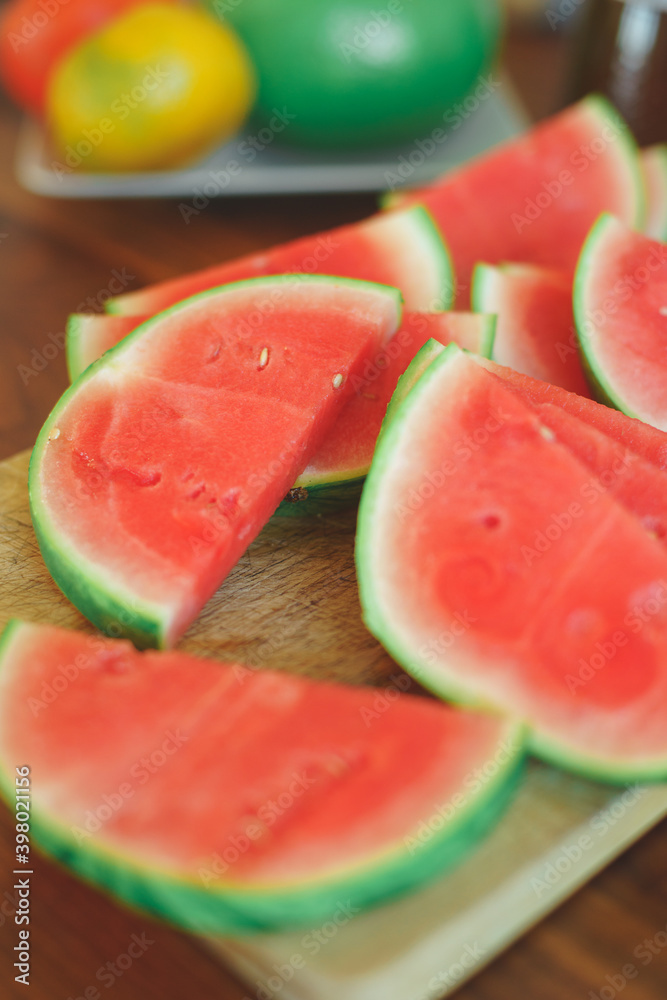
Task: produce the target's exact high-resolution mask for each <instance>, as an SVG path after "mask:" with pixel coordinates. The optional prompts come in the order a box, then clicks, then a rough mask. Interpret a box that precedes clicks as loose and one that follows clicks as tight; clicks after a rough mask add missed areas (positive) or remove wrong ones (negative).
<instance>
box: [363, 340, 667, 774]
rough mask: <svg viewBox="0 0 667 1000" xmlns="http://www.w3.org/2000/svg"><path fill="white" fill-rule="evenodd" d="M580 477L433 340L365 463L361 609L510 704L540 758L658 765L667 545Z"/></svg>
mask: <svg viewBox="0 0 667 1000" xmlns="http://www.w3.org/2000/svg"><path fill="white" fill-rule="evenodd" d="M630 475H631V473H630ZM656 475H660V476H661V477H662V478H664V476H663V474H659V473H657V472H656ZM590 485H591V470H590V468H588V467H587V466H586V465H584V464H583V463H582V462H581V461H580V460H579V459H578V458H577V457H576V456H575V454H573V453H572V451H571V450H570V448H569V447H567V445H566V444H565V443H563V442H561V441H560V440H558V436H557V434H556V433H554V432H553V431H552V430H551V429H550V428H549V427H548V426H547V425H546V424H545V423H544V422H543V421H542V420H541V419H540V414H539V413H536V412H535V409H534V408H533V407H532V406H529V405H528V404H527V403H526V402H524V401H522V400H521V399H520V398H519V397H518V395H517V394H516V393H514V392H511V391H509V390H508V389H507V388H505V386H504V385H503V383H502V381H501V380H500V379H499V378H497V377H494V376H493V375H492V374H491V373H490V372H488V371H485V370H484V367H483V365H482V363H480V362H479V361H478V360H476V359H475V358H474V357H472V356H470V355H466V354H464V353H463V352H461V351H459V350H458V349H457V348H456V347H454V346H453V345H452V346H450V347H447V348H445V349H444V350H443V351H442V353H440V355H439V356H438V357H436V358H435V360H434V361H433V362H432V363H431V364H430V365H429V366H428V368H427V369H426V372H425V373H424V375H423V376H422V378H421V379H420V380H419V381H418V382H417V384H416V385H415V387H414V388H413V389H412V390H411V391H410V392H409V393H408V395H407V397H406V398H405V399H404V401H403V403H402V404H401V405H400V406H399V407H398V409H397V410H396V411H395V413H394V415H393V418H392V420H391V421H390V422H389V424H388V426H387V428H386V430H385V431H383V434H382V437H381V438H380V441H379V444H378V448H377V452H376V455H375V457H374V460H373V465H372V467H371V471H370V474H369V476H368V479H367V480H366V485H365V487H364V492H363V495H362V501H361V507H360V513H359V531H358V539H357V569H358V576H359V585H360V594H361V599H362V606H363V609H364V617H365V620H366V622H367V624H368V626H369V628H370V629H371V631H372V632H373V633H374V634H375V635H376V636H377V638H378V639H380V641H381V642H382V643H383V644H384V645H385V647H386V648H387V650H388V651H389V652H390V653H391V655H392V656H394V658H395V659H396V660H397V661H398V662H399V663H400V664H401V665H402V666H403V667H404V668H405V669H406V670H408V671H409V672H410V673H411V674H412V675H413V676H414V677H415V678H416V679H417V680H419V681H420V683H422V684H425V685H426V686H427V687H430V688H431V689H432V690H434V691H435V692H436V693H438V694H440V695H442V696H443V697H445V698H446V699H448V700H451V701H454V702H457V703H462V704H467V705H474V706H482V705H486V706H489V707H494V708H495V709H496V710H498V709H501V710H503V711H505V712H507V713H508V714H510V715H511V716H513V717H518V718H522V719H524V720H525V721H526V722H527V723H528V724H529V725H530V727H531V732H532V735H531V746H532V748H533V750H534V752H535V753H537V754H539V755H541V756H543V757H545V758H546V759H549V760H551V761H553V762H555V763H559V764H562V765H563V766H566V767H569V768H572V769H573V770H576V771H579V772H580V773H583V774H587V775H589V776H591V777H597V778H601V779H605V780H610V781H618V782H625V781H630V780H651V779H659V778H665V777H667V551H665V547H664V546H663V545H662V544H661V543H660V541H659V540H658V539H656V537H655V535H654V533H653V532H652V531H647V530H646V527H645V526H644V525H643V524H642V522H641V521H640V519H639V518H638V517H636V516H634V514H632V513H630V512H629V511H628V510H627V509H626V508H625V507H624V506H622V504H621V503H620V502H618V500H617V499H615V497H614V495H613V493H612V491H610V490H605V491H602V492H600V493H598V495H597V497H596V499H595V502H594V503H590V502H587V500H586V490H587V489H589V488H590ZM663 495H664V494H663Z"/></svg>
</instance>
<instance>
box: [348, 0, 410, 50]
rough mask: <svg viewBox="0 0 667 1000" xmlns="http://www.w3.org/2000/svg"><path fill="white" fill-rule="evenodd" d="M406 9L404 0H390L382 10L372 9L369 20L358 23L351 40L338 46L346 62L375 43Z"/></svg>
mask: <svg viewBox="0 0 667 1000" xmlns="http://www.w3.org/2000/svg"><path fill="white" fill-rule="evenodd" d="M404 10H405V4H404V3H403V2H402V0H389V3H388V4H387V5H386V6H385V7H382V8H380V10H371V11H370V12H369V14H370V16H369V18H368V20H367V21H365V22H364V24H358V25H356V27H355V29H354V32H353V33H352V35H351V36H350V38H349V40H348V41H344V42H341V43H340V44H339V46H338V48H339V50H340V52H341V55H342V56H343V59H344V60H345V62H347V63H350V62H352V60H353V59H354V58H355V56H358V55H360V54H362V53H364V52H365V51H366V49H367V48H368V47H369V45H373V44H374V43H375V42H376V40H377V39H378V38H379V37H380V36H381V35H382V34H383V33H386V30H387V28H389V27H390V26H391V24H392V22H393V20H394V18H395V17H396V15H397V14H400V13H402V12H403V11H404Z"/></svg>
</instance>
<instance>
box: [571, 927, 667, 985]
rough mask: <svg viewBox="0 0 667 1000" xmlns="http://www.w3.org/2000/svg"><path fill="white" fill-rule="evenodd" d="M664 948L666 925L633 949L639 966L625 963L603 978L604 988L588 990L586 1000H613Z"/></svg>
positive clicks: (665, 946) (666, 935) (665, 944)
mask: <svg viewBox="0 0 667 1000" xmlns="http://www.w3.org/2000/svg"><path fill="white" fill-rule="evenodd" d="M665 948H667V925H666V926H665V927H664V928H662V927H661V928H660V929H659V930H657V931H656V932H655V934H654V935H653V937H650V938H644V940H643V941H642V942H641V944H638V945H637V946H636V947H635V949H634V950H633V952H632V954H633V957H634V958H636V959H637V960H638V962H639V963H640V965H639V966H638V965H636V964H635V962H626V963H625V965H623V966H622V967H621V968H620V969H619V970H618V972H615V973H608V974H607V975H606V976H605V984H604V986H601V987H599V988H598V989H597V990H589V992H588V997H587V1000H615V998H616V997H617V996H618V994H619V993H620V992H621V991H622V990H624V989H625V987H626V986H627V985H628V983H630V982H632V981H633V980H635V979H637V978H638V976H639V975H640V973H641V970H642V968H646V966H648V965H650V964H651V962H652V961H653V960H654V958H656V957H657V956H658V955H660V954H662V952H664V950H665Z"/></svg>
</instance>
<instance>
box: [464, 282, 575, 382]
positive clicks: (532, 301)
mask: <svg viewBox="0 0 667 1000" xmlns="http://www.w3.org/2000/svg"><path fill="white" fill-rule="evenodd" d="M472 304H473V308H474V309H475V310H477V312H482V313H495V314H496V315H497V317H498V319H497V323H496V336H495V338H494V344H493V359H494V361H497V362H498V363H499V364H501V365H505V366H506V367H508V368H514V369H515V370H516V371H519V372H523V373H524V374H526V375H531V376H532V377H533V378H538V379H542V380H543V381H545V382H552V383H553V384H554V385H559V386H561V387H562V388H563V389H567V390H568V391H569V392H576V393H578V394H579V395H580V396H589V395H590V390H589V388H588V383H587V381H586V376H585V375H584V370H583V367H582V365H581V361H580V360H579V350H578V345H577V334H576V329H575V325H574V315H573V311H572V279H571V277H570V276H569V275H567V274H565V272H563V271H556V270H554V269H553V268H547V267H538V266H537V265H536V264H499V265H498V266H493V265H491V264H477V265H476V267H475V269H474V271H473V277H472Z"/></svg>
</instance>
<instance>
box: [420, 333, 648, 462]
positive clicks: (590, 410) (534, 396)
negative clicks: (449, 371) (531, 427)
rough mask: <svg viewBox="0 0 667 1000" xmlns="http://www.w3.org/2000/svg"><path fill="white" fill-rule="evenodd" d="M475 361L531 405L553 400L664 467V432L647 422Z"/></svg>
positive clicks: (488, 363)
mask: <svg viewBox="0 0 667 1000" xmlns="http://www.w3.org/2000/svg"><path fill="white" fill-rule="evenodd" d="M438 353H440V352H438ZM478 361H479V364H481V365H483V367H485V368H486V369H487V370H488V371H490V372H492V373H493V374H494V375H496V377H498V378H500V379H502V382H503V385H504V386H505V388H506V389H509V390H510V391H511V392H513V393H515V394H516V395H518V396H520V397H521V398H522V399H524V400H526V401H529V402H531V403H533V404H539V403H553V404H554V405H555V406H557V407H560V408H562V409H564V410H566V411H567V412H568V413H571V414H572V415H573V416H575V417H578V418H579V419H580V420H581V421H583V422H584V423H586V424H588V425H590V426H591V427H595V428H596V429H597V430H599V431H601V432H602V433H604V434H606V435H607V436H608V437H610V438H613V440H614V441H617V442H618V443H619V444H622V445H624V446H625V447H626V448H628V449H629V450H630V451H632V452H634V453H635V454H636V455H638V456H641V458H643V459H645V460H646V461H647V462H650V463H651V464H652V465H654V466H656V468H658V469H662V470H663V471H664V470H667V435H665V434H664V433H663V432H662V431H659V430H657V429H656V428H655V427H651V425H650V424H645V423H642V421H641V420H635V419H633V418H632V417H628V416H626V415H625V414H624V413H620V412H619V411H618V410H611V409H610V408H609V407H608V406H603V405H602V403H596V402H594V401H593V400H592V399H587V398H586V397H584V396H577V395H576V394H575V393H573V392H566V391H565V390H564V389H561V388H559V387H558V386H555V385H550V384H548V383H547V382H540V381H539V380H538V379H534V378H530V377H529V376H527V375H521V374H520V373H519V372H515V371H513V370H512V369H511V368H503V367H502V366H501V365H498V364H496V363H495V362H493V361H487V360H485V359H483V358H479V359H478Z"/></svg>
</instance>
